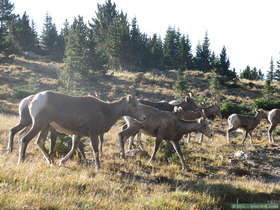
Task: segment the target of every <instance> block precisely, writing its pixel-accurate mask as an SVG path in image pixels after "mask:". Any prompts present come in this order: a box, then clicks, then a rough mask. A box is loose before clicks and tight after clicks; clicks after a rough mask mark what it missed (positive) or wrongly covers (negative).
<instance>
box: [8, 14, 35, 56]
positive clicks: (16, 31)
mask: <svg viewBox="0 0 280 210" xmlns="http://www.w3.org/2000/svg"><path fill="white" fill-rule="evenodd" d="M32 27H34V26H32V25H31V24H30V20H29V17H28V15H27V14H26V12H24V14H23V15H22V17H21V18H20V17H19V16H16V17H15V18H14V19H13V20H12V21H11V22H10V24H9V32H8V43H9V48H10V49H11V51H12V52H14V53H23V52H24V51H33V50H34V49H36V47H37V46H38V38H37V33H36V32H35V31H34V28H32Z"/></svg>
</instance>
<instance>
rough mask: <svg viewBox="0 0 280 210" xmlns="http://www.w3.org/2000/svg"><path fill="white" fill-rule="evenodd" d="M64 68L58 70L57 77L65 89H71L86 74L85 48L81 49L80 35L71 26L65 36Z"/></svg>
mask: <svg viewBox="0 0 280 210" xmlns="http://www.w3.org/2000/svg"><path fill="white" fill-rule="evenodd" d="M65 40H66V43H65V58H64V68H63V70H61V71H60V75H59V79H60V81H61V83H62V84H63V86H64V88H65V90H67V91H69V90H70V89H71V90H73V89H75V88H76V87H77V85H78V84H79V82H80V80H81V79H85V78H86V75H87V70H88V68H87V64H86V55H85V50H84V49H83V46H82V43H83V41H84V40H81V36H80V34H79V32H78V31H75V28H74V27H73V28H71V29H70V30H69V32H68V34H67V35H66V37H65Z"/></svg>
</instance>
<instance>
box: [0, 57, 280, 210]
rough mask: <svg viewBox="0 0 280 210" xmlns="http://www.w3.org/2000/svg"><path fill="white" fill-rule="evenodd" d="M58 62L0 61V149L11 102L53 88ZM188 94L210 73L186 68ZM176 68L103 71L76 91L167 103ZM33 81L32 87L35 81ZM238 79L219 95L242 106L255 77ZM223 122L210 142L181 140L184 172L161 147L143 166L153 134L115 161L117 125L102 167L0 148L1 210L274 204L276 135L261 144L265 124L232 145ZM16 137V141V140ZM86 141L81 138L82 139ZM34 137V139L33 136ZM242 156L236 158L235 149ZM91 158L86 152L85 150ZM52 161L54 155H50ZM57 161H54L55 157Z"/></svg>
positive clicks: (255, 93)
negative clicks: (131, 92) (132, 92)
mask: <svg viewBox="0 0 280 210" xmlns="http://www.w3.org/2000/svg"><path fill="white" fill-rule="evenodd" d="M61 67H62V64H57V63H51V62H42V61H35V60H26V59H24V58H20V57H17V58H16V59H15V61H14V62H13V63H10V64H1V65H0V91H1V92H0V105H1V106H0V111H1V114H0V148H4V147H5V146H6V143H7V138H8V130H9V128H11V127H12V126H13V125H15V124H16V123H17V120H18V118H17V116H16V115H14V113H16V112H17V103H18V102H19V100H20V99H21V97H22V96H23V95H25V94H30V93H32V92H36V91H39V90H44V89H57V88H58V80H57V72H58V71H59V69H60V68H61ZM186 76H187V80H188V84H189V87H190V89H191V91H192V92H193V93H194V95H195V97H198V96H199V95H207V88H208V82H207V80H208V79H209V78H211V76H212V75H211V74H210V73H208V74H202V73H200V72H197V71H188V72H186ZM175 79H176V72H175V71H169V72H168V73H166V74H164V75H162V74H159V73H158V72H154V73H129V72H115V71H108V72H107V73H106V75H104V74H102V73H98V74H95V75H94V76H93V77H92V78H91V83H87V84H84V85H83V87H81V89H80V90H79V93H80V94H87V93H88V92H92V91H95V90H96V91H98V92H100V93H101V96H100V97H101V98H103V99H105V100H107V99H109V100H112V99H114V98H118V97H119V96H122V95H124V94H126V93H127V92H128V88H127V87H130V86H134V87H135V88H136V90H137V92H138V94H139V96H140V97H146V98H150V99H154V100H163V99H165V100H170V99H173V96H172V85H173V84H174V81H175ZM34 80H35V81H39V84H37V83H35V82H34ZM248 84H249V81H241V82H240V83H238V87H236V88H234V89H233V88H229V87H224V88H223V96H224V98H228V99H233V100H235V101H237V102H243V103H246V104H250V103H252V100H253V99H255V98H258V97H260V94H261V92H260V87H261V86H262V85H263V84H262V83H261V82H259V83H254V84H255V85H254V86H253V87H252V85H251V87H249V86H250V85H248ZM226 124H227V123H226V121H225V120H220V119H218V120H216V121H215V122H214V123H213V125H212V129H213V131H214V133H215V135H214V137H213V138H212V139H208V138H205V140H204V142H203V143H202V144H198V143H197V142H198V136H196V135H194V134H193V138H192V141H191V143H189V144H187V143H185V141H184V140H182V148H183V153H184V156H185V158H186V160H187V165H188V169H187V170H186V171H181V167H180V161H179V159H178V158H177V156H176V154H171V155H169V157H168V158H166V154H165V151H164V149H163V148H164V145H162V147H161V149H160V151H159V153H158V154H157V157H156V161H155V162H153V163H152V164H149V163H148V159H149V154H151V150H152V147H153V143H154V138H152V137H144V146H145V150H146V153H145V152H139V153H138V154H137V155H136V156H133V157H128V158H127V159H126V160H122V159H120V157H119V146H118V139H117V133H118V132H119V131H120V122H118V123H117V124H116V125H115V126H114V127H113V128H112V129H111V130H110V131H109V132H108V133H107V134H106V135H105V145H104V155H103V156H102V158H101V161H102V162H101V164H102V169H101V171H100V172H98V173H96V172H95V169H94V167H91V166H87V165H84V164H79V163H78V161H77V157H74V158H73V159H72V160H70V161H68V162H67V164H66V166H65V167H58V165H54V166H49V165H47V164H46V162H45V160H44V159H43V156H42V154H41V153H40V152H39V150H38V147H37V146H36V145H35V144H34V143H31V144H30V145H29V147H28V149H27V161H26V162H25V163H24V164H21V165H19V166H17V165H16V163H17V149H18V144H17V141H16V142H15V147H16V149H15V152H14V153H13V154H6V153H5V151H4V150H3V151H1V152H0V168H1V170H0V208H1V209H117V208H118V209H223V208H224V209H229V207H228V205H230V204H231V203H244V202H246V203H247V202H254V203H257V202H262V203H266V202H280V184H279V181H280V159H279V150H280V147H279V146H278V144H279V140H278V139H279V137H278V138H277V136H276V144H275V145H269V144H268V142H267V136H266V129H267V123H266V122H265V121H263V122H262V124H261V125H260V126H259V127H258V128H259V129H258V130H256V131H255V132H254V139H253V141H254V144H253V145H250V144H249V143H248V142H247V143H246V145H245V146H244V147H242V145H241V139H242V136H241V134H238V133H235V134H233V135H232V140H233V145H232V146H230V145H228V144H227V141H226V139H225V130H226V127H227V125H226ZM16 140H17V139H16ZM84 141H85V143H86V144H87V145H88V144H89V141H88V140H87V139H84ZM34 142H35V141H34ZM240 150H242V151H244V152H245V154H246V155H247V157H246V156H241V157H236V156H235V155H234V154H235V152H237V151H240ZM86 151H87V156H88V158H89V159H90V160H91V159H92V153H91V148H90V147H89V146H87V147H86ZM56 160H58V159H56ZM56 162H57V161H56Z"/></svg>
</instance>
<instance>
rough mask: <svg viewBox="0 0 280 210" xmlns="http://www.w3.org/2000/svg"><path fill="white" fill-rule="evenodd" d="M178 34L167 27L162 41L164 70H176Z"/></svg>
mask: <svg viewBox="0 0 280 210" xmlns="http://www.w3.org/2000/svg"><path fill="white" fill-rule="evenodd" d="M179 39H180V33H179V32H177V31H176V30H175V29H174V28H172V27H168V29H167V32H166V35H165V39H164V47H163V53H164V63H165V68H166V69H176V68H177V67H178V63H179V62H178V57H179V56H178V52H179Z"/></svg>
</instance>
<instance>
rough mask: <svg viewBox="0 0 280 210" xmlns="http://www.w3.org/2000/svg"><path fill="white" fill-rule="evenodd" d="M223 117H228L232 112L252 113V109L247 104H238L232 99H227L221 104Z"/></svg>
mask: <svg viewBox="0 0 280 210" xmlns="http://www.w3.org/2000/svg"><path fill="white" fill-rule="evenodd" d="M220 108H221V112H222V116H223V118H228V117H229V116H230V115H231V114H234V113H235V114H251V113H252V111H251V110H250V109H249V108H248V107H246V105H245V104H243V103H241V104H237V103H234V102H232V101H226V102H224V103H222V104H221V107H220Z"/></svg>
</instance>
